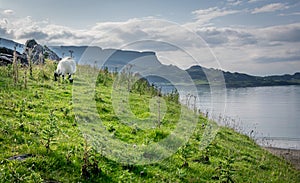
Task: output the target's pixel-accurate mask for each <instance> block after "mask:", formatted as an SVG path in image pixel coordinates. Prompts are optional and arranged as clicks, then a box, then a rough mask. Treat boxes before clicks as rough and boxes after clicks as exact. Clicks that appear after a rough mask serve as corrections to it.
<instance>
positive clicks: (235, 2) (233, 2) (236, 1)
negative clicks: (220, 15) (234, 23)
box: [227, 0, 243, 6]
mask: <svg viewBox="0 0 300 183" xmlns="http://www.w3.org/2000/svg"><path fill="white" fill-rule="evenodd" d="M227 3H228V5H231V6H238V5H241V4H242V3H243V1H241V0H227Z"/></svg>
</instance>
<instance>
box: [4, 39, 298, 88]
mask: <svg viewBox="0 0 300 183" xmlns="http://www.w3.org/2000/svg"><path fill="white" fill-rule="evenodd" d="M14 46H16V47H17V51H19V52H20V50H21V49H23V50H24V48H25V45H23V44H20V43H17V42H15V41H13V40H9V39H5V38H0V47H5V48H8V49H13V47H14ZM46 47H47V48H49V49H50V50H52V51H53V52H54V53H56V54H57V55H58V56H59V57H64V56H65V55H66V54H68V52H69V54H71V55H72V56H73V57H74V58H75V60H76V61H77V62H79V61H81V60H84V57H85V55H84V54H85V52H86V51H87V50H88V51H90V52H89V53H95V55H94V56H93V57H92V58H95V59H96V60H95V61H91V60H89V61H86V62H85V61H82V62H80V63H79V64H82V63H83V64H89V65H93V66H97V67H108V68H109V70H110V71H118V72H119V71H121V70H122V68H124V66H125V65H127V64H130V63H134V64H135V65H136V66H137V67H136V69H134V68H133V70H135V72H143V71H144V70H145V69H147V70H150V71H151V72H153V73H155V71H154V70H155V69H157V70H159V72H160V73H162V72H165V73H164V74H163V76H165V77H176V74H178V75H179V76H182V71H186V72H187V73H188V74H189V75H190V77H191V79H193V81H194V82H195V83H196V84H207V85H208V84H209V81H208V78H209V80H211V81H212V80H216V79H220V75H222V76H224V81H225V84H226V87H255V86H277V85H300V72H296V73H294V74H283V75H269V76H254V75H250V74H245V73H239V72H229V71H223V70H220V69H214V68H206V67H203V66H200V65H193V66H191V67H190V68H188V69H186V70H183V69H180V68H178V67H177V66H176V67H170V66H168V65H164V64H162V63H161V62H160V61H159V60H158V58H157V56H156V53H155V52H152V51H143V52H140V51H131V50H120V49H102V48H101V47H98V46H74V45H70V46H46ZM98 52H100V53H98ZM99 55H101V58H98V56H99ZM95 64H96V65H95ZM151 72H146V73H147V74H149V73H151ZM146 73H145V74H146ZM174 73H175V74H174ZM180 73H181V74H180ZM176 79H177V80H178V82H179V83H182V82H184V80H182V79H180V77H176ZM153 81H155V82H156V83H165V82H166V80H165V79H163V78H161V79H159V78H155V79H154V80H153Z"/></svg>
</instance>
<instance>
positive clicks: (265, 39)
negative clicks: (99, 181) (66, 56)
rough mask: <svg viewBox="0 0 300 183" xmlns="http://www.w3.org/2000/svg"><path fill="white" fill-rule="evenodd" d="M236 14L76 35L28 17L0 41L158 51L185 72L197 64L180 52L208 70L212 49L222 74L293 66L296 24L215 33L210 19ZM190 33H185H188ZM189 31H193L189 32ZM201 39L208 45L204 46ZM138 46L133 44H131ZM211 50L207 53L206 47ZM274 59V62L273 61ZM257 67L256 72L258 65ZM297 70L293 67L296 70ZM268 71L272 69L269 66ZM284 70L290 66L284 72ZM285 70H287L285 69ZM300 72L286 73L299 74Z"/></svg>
mask: <svg viewBox="0 0 300 183" xmlns="http://www.w3.org/2000/svg"><path fill="white" fill-rule="evenodd" d="M237 12H238V11H235V10H225V9H220V8H216V7H215V8H209V9H206V10H196V11H195V12H194V15H196V17H197V18H196V19H195V21H194V22H190V25H193V26H191V27H189V26H187V25H188V24H185V25H178V24H175V23H172V22H168V21H164V20H158V19H153V18H152V19H150V18H146V19H128V20H127V21H124V22H102V23H97V24H95V25H94V26H93V27H90V28H87V29H82V30H80V29H75V28H71V27H67V26H62V25H55V24H50V23H49V22H47V21H36V20H33V19H32V18H31V17H25V18H18V19H13V18H12V17H6V19H5V20H4V19H2V20H1V19H0V34H1V37H2V36H4V37H5V38H9V39H13V40H15V41H18V42H20V43H25V42H26V40H27V39H32V38H35V39H37V41H38V42H39V43H40V44H46V45H91V44H92V45H97V46H100V47H102V48H122V49H134V50H139V51H145V50H147V51H157V55H158V56H160V58H163V57H165V58H167V60H169V61H167V60H163V61H164V62H165V64H168V62H169V63H172V64H177V66H179V67H188V66H190V65H191V64H197V63H195V62H193V60H191V59H189V60H188V58H187V56H186V54H184V52H186V53H189V54H191V55H192V56H193V57H194V58H195V60H197V61H199V63H200V64H202V65H203V66H206V67H214V68H218V67H219V65H218V64H216V62H215V58H214V57H213V56H212V53H211V52H210V49H211V50H213V52H214V54H215V55H216V57H217V58H219V60H220V62H221V64H222V63H223V64H222V65H223V68H222V69H225V70H229V71H240V72H248V73H251V74H257V73H259V74H263V73H264V72H267V71H266V70H268V69H265V70H264V68H262V66H261V65H262V64H260V63H266V64H264V65H263V66H264V67H265V66H266V67H269V65H267V63H270V64H271V63H272V64H278V65H276V68H275V66H274V70H273V71H272V70H270V71H268V72H269V73H271V72H275V71H276V72H277V71H278V70H279V69H280V66H279V65H280V63H283V64H284V63H289V64H290V63H292V64H294V63H297V62H298V61H297V59H298V58H299V54H297V53H298V52H299V49H297V48H299V47H300V23H295V24H287V25H277V26H269V27H263V28H261V27H242V26H231V27H217V26H213V25H208V24H206V25H205V26H203V24H202V23H209V22H210V21H211V20H212V19H214V18H217V17H222V16H226V15H229V14H233V13H237ZM186 27H188V28H189V29H186ZM190 30H192V31H190ZM200 37H201V38H203V39H204V40H205V41H206V42H207V43H208V45H206V44H205V42H203V40H202V39H201V38H200ZM135 41H136V42H135ZM208 46H210V48H209V47H208ZM276 58H277V59H276ZM255 64H257V65H260V67H259V66H257V65H255ZM294 65H296V64H294ZM270 67H271V66H270ZM285 67H288V66H285ZM287 69H288V68H287ZM299 69H300V68H299V66H295V67H293V68H290V69H289V71H291V72H292V71H295V70H299Z"/></svg>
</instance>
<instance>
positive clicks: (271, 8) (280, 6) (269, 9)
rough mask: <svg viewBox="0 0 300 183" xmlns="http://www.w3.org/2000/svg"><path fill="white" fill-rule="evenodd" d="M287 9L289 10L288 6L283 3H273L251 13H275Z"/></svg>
mask: <svg viewBox="0 0 300 183" xmlns="http://www.w3.org/2000/svg"><path fill="white" fill-rule="evenodd" d="M287 8H288V6H286V5H285V4H283V3H272V4H268V5H265V6H262V7H260V8H255V9H254V10H253V11H252V12H251V13H252V14H256V13H266V12H274V11H277V10H284V9H287Z"/></svg>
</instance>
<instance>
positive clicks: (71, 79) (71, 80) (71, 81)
mask: <svg viewBox="0 0 300 183" xmlns="http://www.w3.org/2000/svg"><path fill="white" fill-rule="evenodd" d="M71 77H72V75H71V74H69V77H68V79H69V81H70V83H73V78H71Z"/></svg>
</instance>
